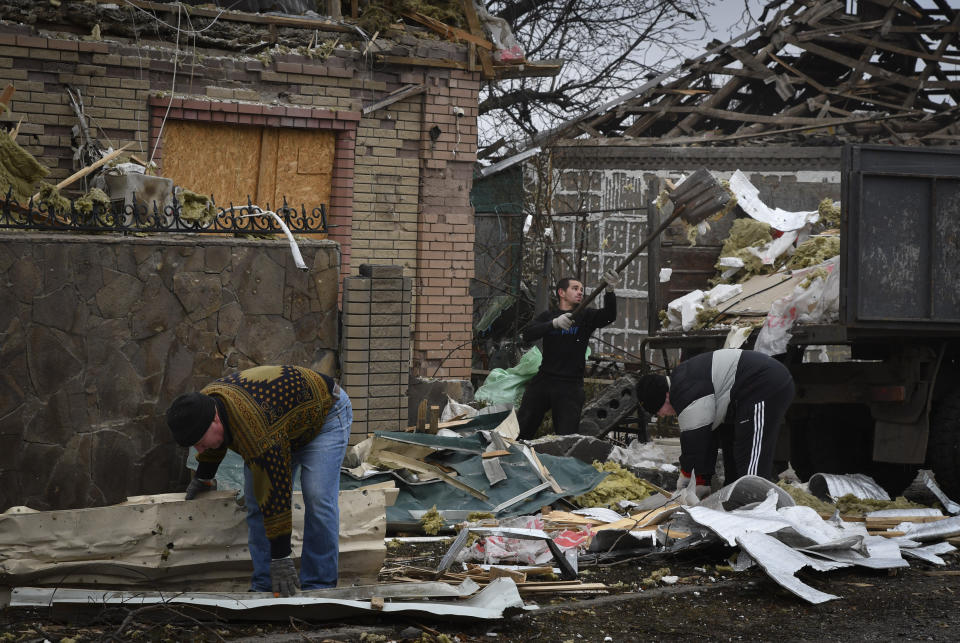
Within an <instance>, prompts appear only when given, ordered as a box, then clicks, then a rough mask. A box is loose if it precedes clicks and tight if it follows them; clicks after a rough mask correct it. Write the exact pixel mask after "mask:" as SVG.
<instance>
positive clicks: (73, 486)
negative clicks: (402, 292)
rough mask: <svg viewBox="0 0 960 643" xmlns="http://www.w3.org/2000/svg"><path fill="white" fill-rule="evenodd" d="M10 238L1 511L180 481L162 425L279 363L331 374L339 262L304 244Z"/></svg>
mask: <svg viewBox="0 0 960 643" xmlns="http://www.w3.org/2000/svg"><path fill="white" fill-rule="evenodd" d="M300 249H301V252H302V253H303V255H304V260H305V261H306V263H307V265H308V267H309V270H308V271H305V272H304V271H300V270H298V269H297V268H296V266H295V265H294V262H293V259H292V257H291V253H290V249H289V246H288V245H287V243H286V241H282V240H279V239H278V240H249V239H240V238H233V237H225V236H219V235H207V234H203V235H192V236H186V235H182V236H172V235H164V236H159V235H153V236H120V235H112V234H102V235H75V234H67V233H49V234H42V233H24V232H12V231H8V232H3V233H0V364H2V365H3V368H2V370H0V511H3V510H5V509H6V508H8V507H9V506H11V505H21V504H26V505H28V506H30V507H33V508H36V509H52V508H73V507H86V506H91V505H102V504H109V503H114V502H118V501H122V500H123V499H124V498H125V497H126V496H128V495H138V494H147V493H160V492H167V491H170V490H172V489H174V488H175V487H176V486H177V485H181V486H182V484H183V483H184V482H185V480H186V478H185V472H184V469H183V468H182V465H183V456H184V452H183V450H181V449H179V448H178V447H177V446H176V445H175V444H174V443H173V441H172V440H171V438H170V435H169V431H168V429H167V428H166V424H165V420H164V413H165V411H166V408H167V406H168V405H169V403H170V401H171V400H172V399H173V398H174V397H176V396H177V395H178V394H180V393H182V392H185V391H189V390H196V389H198V388H199V387H202V386H203V385H205V384H206V383H207V382H209V381H210V380H212V379H215V378H217V377H220V376H222V375H224V374H225V373H228V372H232V371H234V370H237V369H242V368H246V367H249V366H254V365H257V364H269V363H292V364H300V365H304V366H311V367H314V368H316V369H318V370H321V371H324V372H327V373H329V374H333V372H334V369H335V367H336V359H335V355H336V349H337V294H338V281H339V265H340V256H339V250H338V247H337V244H336V243H334V242H332V241H320V240H303V241H300Z"/></svg>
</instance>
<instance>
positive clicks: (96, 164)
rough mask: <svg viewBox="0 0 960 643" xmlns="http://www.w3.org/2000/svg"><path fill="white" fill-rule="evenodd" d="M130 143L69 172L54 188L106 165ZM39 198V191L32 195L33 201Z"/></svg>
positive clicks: (67, 183)
mask: <svg viewBox="0 0 960 643" xmlns="http://www.w3.org/2000/svg"><path fill="white" fill-rule="evenodd" d="M131 145H133V143H127V144H126V145H124V146H123V147H121V148H118V149H115V150H114V151H112V152H110V153H109V154H106V155H104V156H103V158H101V159H99V160H98V161H96V162H94V163H91V164H90V165H88V166H86V167H84V168H81V169H79V170H77V171H76V172H74V173H73V174H71V175H70V176H68V177H67V178H65V179H64V180H62V181H60V182H59V183H57V185H56V188H57V189H58V190H62V189H63V188H65V187H67V186H68V185H70V184H71V183H74V182H75V181H79V180H80V179H82V178H83V177H85V176H86V175H88V174H90V173H91V172H93V171H94V170H96V169H97V168H99V167H101V166H103V165H106V164H107V163H109V162H110V161H112V160H113V159H115V158H117V157H118V156H120V154H122V153H123V152H124V151H125V150H126V149H127V148H128V147H130V146H131ZM39 198H40V193H39V192H37V193H36V194H34V195H33V200H34V201H36V200H37V199H39Z"/></svg>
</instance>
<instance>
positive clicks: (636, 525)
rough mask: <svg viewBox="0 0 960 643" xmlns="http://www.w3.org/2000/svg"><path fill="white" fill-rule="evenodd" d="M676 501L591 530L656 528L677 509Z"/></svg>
mask: <svg viewBox="0 0 960 643" xmlns="http://www.w3.org/2000/svg"><path fill="white" fill-rule="evenodd" d="M676 509H677V505H676V503H674V504H670V505H667V506H665V507H659V508H657V509H651V510H650V511H644V512H642V513H636V514H634V515H632V516H630V517H629V518H623V519H622V520H618V521H616V522H611V523H607V524H605V525H599V526H597V527H594V528H593V529H591V530H590V531H592V532H593V533H597V532H598V531H605V530H607V529H628V530H630V531H643V530H650V529H656V525H657V523H658V522H659V521H660V520H661V519H662V518H664V517H666V516H667V515H669V514H672V513H673V512H674V511H676Z"/></svg>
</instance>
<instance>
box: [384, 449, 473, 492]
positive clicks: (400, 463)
mask: <svg viewBox="0 0 960 643" xmlns="http://www.w3.org/2000/svg"><path fill="white" fill-rule="evenodd" d="M377 459H378V460H379V461H380V462H383V463H384V464H388V465H389V464H392V465H393V466H395V467H399V468H402V469H410V470H411V471H417V472H419V473H433V474H436V475H437V477H439V478H440V479H441V480H443V481H444V482H446V483H447V484H448V485H450V486H451V487H456V488H457V489H459V490H460V491H464V492H466V493H469V494H470V495H471V496H473V497H474V498H476V499H478V500H483V501H484V502H486V501H487V500H489V497H488V496H487V494H485V493H483V492H482V491H480V490H479V489H474V488H473V487H471V486H470V485H468V484H465V483H463V482H461V481H459V480H457V479H456V478H454V477H452V476H449V475H447V474H446V473H444V471H443V470H442V469H440V468H439V467H435V466H433V465H432V464H427V463H426V462H421V461H420V460H414V459H413V458H408V457H407V456H405V455H401V454H399V453H393V452H391V451H380V452H379V453H377Z"/></svg>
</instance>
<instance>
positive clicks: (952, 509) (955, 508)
mask: <svg viewBox="0 0 960 643" xmlns="http://www.w3.org/2000/svg"><path fill="white" fill-rule="evenodd" d="M917 477H918V478H919V479H920V481H921V482H922V483H923V486H924V487H926V488H927V489H929V490H930V492H931V493H932V494H933V495H934V496H936V498H937V500H939V501H940V504H942V505H943V508H944V509H946V510H947V512H948V513H951V514H960V504H957V503H956V502H954V501H953V500H950V498H948V497H947V494H945V493H944V492H943V490H942V489H941V488H940V486H939V485H938V484H937V482H936V480H934V477H933V471H930V470H929V469H921V470H920V471H919V472H918V473H917Z"/></svg>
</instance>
